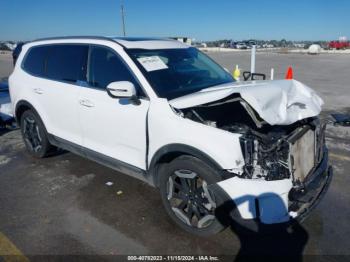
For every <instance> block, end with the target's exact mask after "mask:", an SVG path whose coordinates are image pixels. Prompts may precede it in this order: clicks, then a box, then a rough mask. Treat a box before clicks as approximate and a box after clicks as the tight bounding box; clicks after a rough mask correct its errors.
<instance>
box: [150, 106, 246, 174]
mask: <svg viewBox="0 0 350 262" xmlns="http://www.w3.org/2000/svg"><path fill="white" fill-rule="evenodd" d="M148 123H149V153H148V156H149V159H148V163H149V166H151V160H152V159H153V158H154V156H155V155H156V154H157V152H158V151H159V150H161V148H163V147H165V146H168V145H179V144H180V145H185V146H187V149H188V150H189V151H191V152H192V153H193V151H197V152H202V153H203V154H204V155H205V156H206V157H207V158H209V159H212V160H213V162H215V163H217V164H216V165H217V166H219V167H220V169H221V170H222V169H237V170H241V169H242V167H243V166H244V159H243V155H242V150H241V146H240V141H239V138H240V136H241V135H240V134H232V133H230V132H227V131H224V130H220V129H217V128H214V127H210V126H206V125H203V124H201V123H197V122H194V121H192V120H189V119H185V118H183V117H181V116H179V115H177V114H176V113H175V112H173V111H172V109H171V107H170V105H169V103H168V101H167V100H165V99H157V100H155V101H152V102H151V105H150V108H149V114H148ZM189 148H191V149H189ZM193 149H194V150H193Z"/></svg>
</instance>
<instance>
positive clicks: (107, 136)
mask: <svg viewBox="0 0 350 262" xmlns="http://www.w3.org/2000/svg"><path fill="white" fill-rule="evenodd" d="M117 81H130V82H132V83H133V84H134V85H135V87H136V89H137V90H138V96H139V98H140V101H141V103H140V104H137V105H136V104H135V103H132V102H131V101H130V100H129V99H122V98H112V97H110V96H109V95H108V93H107V91H106V87H107V85H108V84H110V83H111V82H117ZM148 107H149V100H148V99H147V98H146V97H145V95H144V94H143V92H142V91H141V88H140V85H139V83H138V81H137V80H136V79H135V77H134V76H133V74H132V73H131V72H130V70H129V68H128V66H127V65H126V64H125V63H124V62H123V60H122V59H121V58H120V56H119V55H118V54H117V53H116V52H115V51H114V50H112V49H110V48H108V47H103V46H91V47H90V50H89V56H88V68H87V85H86V87H82V88H81V92H80V94H79V117H80V124H81V128H82V131H83V146H84V147H85V148H86V149H88V150H91V151H93V152H94V153H97V154H101V157H103V156H107V157H111V158H113V159H116V160H119V161H122V162H124V163H126V164H129V165H132V166H135V167H138V168H141V169H146V164H145V158H146V118H147V111H148Z"/></svg>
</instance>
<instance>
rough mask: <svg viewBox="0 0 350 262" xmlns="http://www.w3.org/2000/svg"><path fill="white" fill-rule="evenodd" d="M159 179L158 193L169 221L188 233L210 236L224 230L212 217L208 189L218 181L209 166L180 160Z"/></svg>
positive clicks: (212, 200)
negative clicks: (169, 218) (170, 219)
mask: <svg viewBox="0 0 350 262" xmlns="http://www.w3.org/2000/svg"><path fill="white" fill-rule="evenodd" d="M163 170H164V173H162V174H161V175H160V181H159V186H160V193H161V198H162V201H163V204H164V206H165V209H166V211H167V213H168V214H169V216H170V217H171V218H172V220H173V221H174V222H175V223H176V224H177V225H178V226H180V227H181V228H183V229H184V230H186V231H187V232H189V233H191V234H195V235H199V236H210V235H213V234H216V233H218V232H220V231H222V230H223V229H225V226H223V225H222V224H221V223H220V222H219V221H218V219H217V218H216V217H215V208H216V202H218V201H219V199H215V198H214V196H212V195H211V194H210V192H209V191H208V185H210V184H214V183H217V182H219V181H220V180H221V177H220V175H219V174H218V172H216V171H215V170H214V169H213V168H212V167H210V166H209V165H208V164H206V163H204V162H203V161H201V160H200V159H198V158H195V157H192V156H187V155H184V156H180V157H178V158H176V159H174V160H173V161H172V162H170V163H169V164H168V165H167V167H166V168H164V169H163Z"/></svg>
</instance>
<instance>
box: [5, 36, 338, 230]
mask: <svg viewBox="0 0 350 262" xmlns="http://www.w3.org/2000/svg"><path fill="white" fill-rule="evenodd" d="M9 85H10V95H11V100H12V104H13V110H14V113H15V116H16V119H17V121H18V123H19V125H20V127H21V130H22V135H23V138H24V142H25V145H26V147H27V149H28V151H29V152H30V153H31V154H32V155H33V156H35V157H40V158H42V157H45V156H47V155H48V154H49V153H50V152H51V151H52V149H54V148H55V147H59V148H63V149H66V150H68V151H71V152H74V153H76V154H79V155H81V156H84V157H87V158H89V159H92V160H94V161H97V162H99V163H101V164H103V165H106V166H109V167H111V168H113V169H115V170H118V171H120V172H122V173H125V174H128V175H131V176H134V177H136V178H139V179H141V180H143V181H146V182H148V183H149V184H150V185H153V186H155V187H158V188H159V189H160V192H161V197H162V200H163V203H164V206H165V208H166V211H167V212H168V214H169V215H170V216H171V218H172V219H173V220H174V221H175V222H176V223H177V224H178V225H179V226H181V227H182V228H183V229H185V230H187V231H189V232H192V233H195V234H198V235H210V234H213V233H216V232H218V231H220V230H222V229H223V228H224V227H225V226H226V225H227V224H226V223H225V221H228V220H227V218H229V219H238V218H240V219H243V220H249V221H258V222H259V223H263V224H275V223H282V222H286V221H289V220H295V219H300V220H301V219H303V218H304V217H305V215H306V214H307V213H309V212H308V211H309V210H311V208H312V207H313V206H314V205H315V204H316V203H317V202H318V201H317V200H319V198H320V197H321V196H322V195H324V193H325V192H326V189H327V187H328V185H329V182H330V180H331V179H330V178H331V176H332V172H331V168H330V167H329V166H328V158H327V149H326V147H325V145H324V127H325V126H324V125H322V124H320V121H319V120H318V118H317V115H318V114H319V113H320V111H321V105H322V103H323V102H322V99H321V98H319V97H318V96H317V95H316V94H315V93H314V92H313V91H312V90H311V89H310V88H308V87H306V86H305V85H303V84H301V83H300V82H298V81H295V80H278V81H253V82H235V81H234V79H233V78H232V77H231V75H230V74H228V73H227V72H226V71H225V70H224V69H223V68H222V67H220V66H219V65H218V64H216V63H215V62H214V61H213V60H211V59H210V58H209V57H208V56H206V55H205V54H203V53H201V52H200V51H199V50H197V49H196V48H193V47H190V46H188V45H185V44H183V43H180V42H178V41H174V40H169V39H151V38H149V39H146V38H105V37H70V38H51V39H42V40H37V41H33V42H30V43H27V44H25V45H24V46H23V49H22V52H21V54H20V56H19V58H18V62H17V63H16V66H15V70H14V72H13V74H12V75H11V76H10V78H9ZM227 203H229V204H231V206H232V209H234V211H235V212H231V211H232V210H227ZM224 207H225V208H226V209H223V208H224ZM219 211H220V212H219ZM221 211H223V212H221ZM225 214H227V216H228V217H227V218H225V219H223V216H224V215H225Z"/></svg>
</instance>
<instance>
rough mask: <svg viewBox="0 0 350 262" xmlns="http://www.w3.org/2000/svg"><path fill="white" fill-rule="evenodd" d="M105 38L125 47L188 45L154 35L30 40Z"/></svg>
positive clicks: (175, 46)
mask: <svg viewBox="0 0 350 262" xmlns="http://www.w3.org/2000/svg"><path fill="white" fill-rule="evenodd" d="M79 39H80V40H86V39H88V40H94V39H96V40H107V41H113V42H116V43H118V44H120V45H121V46H123V47H124V48H127V49H173V48H188V47H189V46H188V45H186V44H184V43H182V42H179V41H177V40H173V39H169V38H155V37H153V38H152V37H105V36H64V37H51V38H42V39H37V40H34V41H32V42H31V43H33V42H39V41H40V42H41V41H54V40H79Z"/></svg>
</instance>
